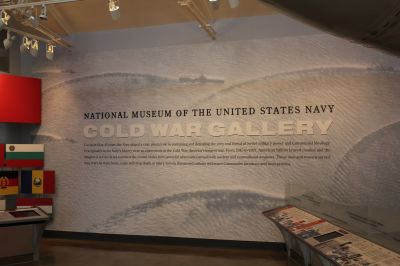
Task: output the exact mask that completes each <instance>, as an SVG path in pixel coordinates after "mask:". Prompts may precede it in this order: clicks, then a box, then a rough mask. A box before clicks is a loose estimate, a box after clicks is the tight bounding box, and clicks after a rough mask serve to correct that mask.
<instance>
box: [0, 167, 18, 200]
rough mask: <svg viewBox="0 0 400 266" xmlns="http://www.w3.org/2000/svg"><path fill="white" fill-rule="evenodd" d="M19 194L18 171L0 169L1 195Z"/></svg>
mask: <svg viewBox="0 0 400 266" xmlns="http://www.w3.org/2000/svg"><path fill="white" fill-rule="evenodd" d="M16 194H18V171H0V195H3V196H4V195H16Z"/></svg>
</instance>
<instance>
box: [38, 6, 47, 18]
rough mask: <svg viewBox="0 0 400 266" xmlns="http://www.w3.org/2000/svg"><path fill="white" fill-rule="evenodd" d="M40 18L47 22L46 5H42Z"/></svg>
mask: <svg viewBox="0 0 400 266" xmlns="http://www.w3.org/2000/svg"><path fill="white" fill-rule="evenodd" d="M39 18H40V19H43V20H47V7H46V5H42V10H41V11H40V15H39Z"/></svg>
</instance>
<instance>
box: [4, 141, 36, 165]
mask: <svg viewBox="0 0 400 266" xmlns="http://www.w3.org/2000/svg"><path fill="white" fill-rule="evenodd" d="M5 163H6V166H7V167H15V168H22V167H43V166H44V145H43V144H6V154H5Z"/></svg>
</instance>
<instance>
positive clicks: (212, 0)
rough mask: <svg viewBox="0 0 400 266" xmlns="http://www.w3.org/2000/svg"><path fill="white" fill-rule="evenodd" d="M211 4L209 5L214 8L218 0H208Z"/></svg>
mask: <svg viewBox="0 0 400 266" xmlns="http://www.w3.org/2000/svg"><path fill="white" fill-rule="evenodd" d="M208 1H209V2H210V4H211V7H212V8H213V9H215V10H217V9H218V8H219V0H208Z"/></svg>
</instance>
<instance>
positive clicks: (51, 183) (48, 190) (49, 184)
mask: <svg viewBox="0 0 400 266" xmlns="http://www.w3.org/2000/svg"><path fill="white" fill-rule="evenodd" d="M43 179H44V182H43V194H54V193H55V192H56V182H55V172H54V171H44V172H43Z"/></svg>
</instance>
